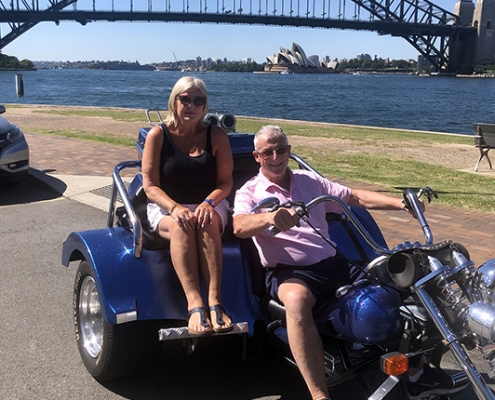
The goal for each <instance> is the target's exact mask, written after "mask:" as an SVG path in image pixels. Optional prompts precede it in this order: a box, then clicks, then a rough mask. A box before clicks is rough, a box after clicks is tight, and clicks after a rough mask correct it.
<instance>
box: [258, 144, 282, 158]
mask: <svg viewBox="0 0 495 400" xmlns="http://www.w3.org/2000/svg"><path fill="white" fill-rule="evenodd" d="M289 150H290V145H287V146H283V147H277V148H276V149H267V150H263V151H261V152H260V151H257V152H256V153H258V154H259V155H260V156H261V158H263V159H265V160H266V159H268V158H271V157H273V156H274V154H275V153H277V155H279V156H281V155H284V154H286V153H287V152H288V151H289Z"/></svg>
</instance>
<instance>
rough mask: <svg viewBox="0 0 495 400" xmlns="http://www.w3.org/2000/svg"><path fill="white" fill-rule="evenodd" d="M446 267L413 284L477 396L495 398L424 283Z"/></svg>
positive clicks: (483, 399) (491, 399)
mask: <svg viewBox="0 0 495 400" xmlns="http://www.w3.org/2000/svg"><path fill="white" fill-rule="evenodd" d="M446 269H448V267H447V266H445V267H444V268H440V269H438V270H436V271H434V272H431V273H430V274H428V275H427V276H425V277H424V278H423V279H421V280H420V281H419V282H417V283H416V284H415V285H414V286H413V290H414V292H415V293H416V294H417V295H418V297H419V298H420V300H421V303H422V304H423V305H424V307H425V308H426V311H427V312H428V314H429V316H430V318H431V319H432V321H433V322H434V323H435V326H436V327H437V329H438V330H439V331H440V333H441V334H442V336H443V338H444V342H446V344H447V346H448V347H449V349H450V351H451V352H452V354H453V355H454V357H455V358H456V360H457V362H458V363H459V365H460V367H461V368H462V369H463V371H464V372H465V373H466V375H467V376H468V378H469V381H470V382H471V384H472V385H473V388H474V391H475V392H476V394H477V396H478V397H479V398H480V399H482V400H495V396H494V395H493V393H492V391H491V389H490V387H489V386H488V385H487V384H486V383H485V381H484V380H483V378H482V377H481V375H480V374H479V372H478V370H477V369H476V368H475V366H474V365H473V362H472V361H471V359H470V358H469V355H468V354H467V353H466V351H465V350H464V348H463V347H462V345H461V344H460V343H459V341H458V339H457V337H456V336H455V334H454V332H452V330H451V329H450V328H449V324H448V322H447V321H446V320H445V318H444V316H443V315H442V313H441V311H440V309H439V308H438V307H437V305H436V304H435V302H434V301H433V299H432V298H431V296H430V295H429V293H428V292H427V291H426V289H425V288H424V285H425V284H426V283H427V282H428V281H430V280H431V279H434V278H435V277H437V276H438V275H439V274H440V273H442V272H443V271H445V270H446Z"/></svg>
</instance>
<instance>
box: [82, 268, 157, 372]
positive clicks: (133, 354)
mask: <svg viewBox="0 0 495 400" xmlns="http://www.w3.org/2000/svg"><path fill="white" fill-rule="evenodd" d="M102 301H103V299H102V297H101V295H100V291H99V288H98V285H97V283H96V279H95V276H94V272H93V269H92V268H90V266H89V264H88V263H87V262H86V261H82V262H81V263H80V264H79V268H78V270H77V274H76V279H75V283H74V302H73V307H74V325H75V331H76V340H77V345H78V348H79V353H80V355H81V358H82V360H83V362H84V365H85V367H86V369H87V370H88V371H89V372H90V374H91V375H93V377H94V378H96V379H97V380H99V381H107V380H111V379H117V378H120V377H122V376H126V375H129V374H132V373H135V372H136V371H138V370H142V369H143V368H148V367H150V366H151V365H153V362H154V361H156V360H157V359H158V357H159V356H160V349H161V342H160V341H159V340H158V329H159V325H158V322H157V321H133V322H127V323H124V324H119V325H110V324H108V323H107V321H106V319H105V315H104V314H105V313H104V305H103V303H102Z"/></svg>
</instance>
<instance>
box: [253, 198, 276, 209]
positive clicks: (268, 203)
mask: <svg viewBox="0 0 495 400" xmlns="http://www.w3.org/2000/svg"><path fill="white" fill-rule="evenodd" d="M279 205H280V200H279V199H277V198H276V197H267V198H266V199H263V200H261V201H260V202H259V203H258V204H256V205H255V206H254V207H253V208H252V209H251V212H254V211H256V210H261V209H262V208H273V207H275V206H279Z"/></svg>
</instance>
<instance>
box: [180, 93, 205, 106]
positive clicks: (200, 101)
mask: <svg viewBox="0 0 495 400" xmlns="http://www.w3.org/2000/svg"><path fill="white" fill-rule="evenodd" d="M176 99H177V100H179V101H180V102H181V103H182V104H183V105H185V106H189V105H191V103H192V104H194V105H195V106H196V107H201V106H204V105H205V104H206V99H205V98H204V97H195V98H194V99H193V98H192V97H189V96H177V97H176Z"/></svg>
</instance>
